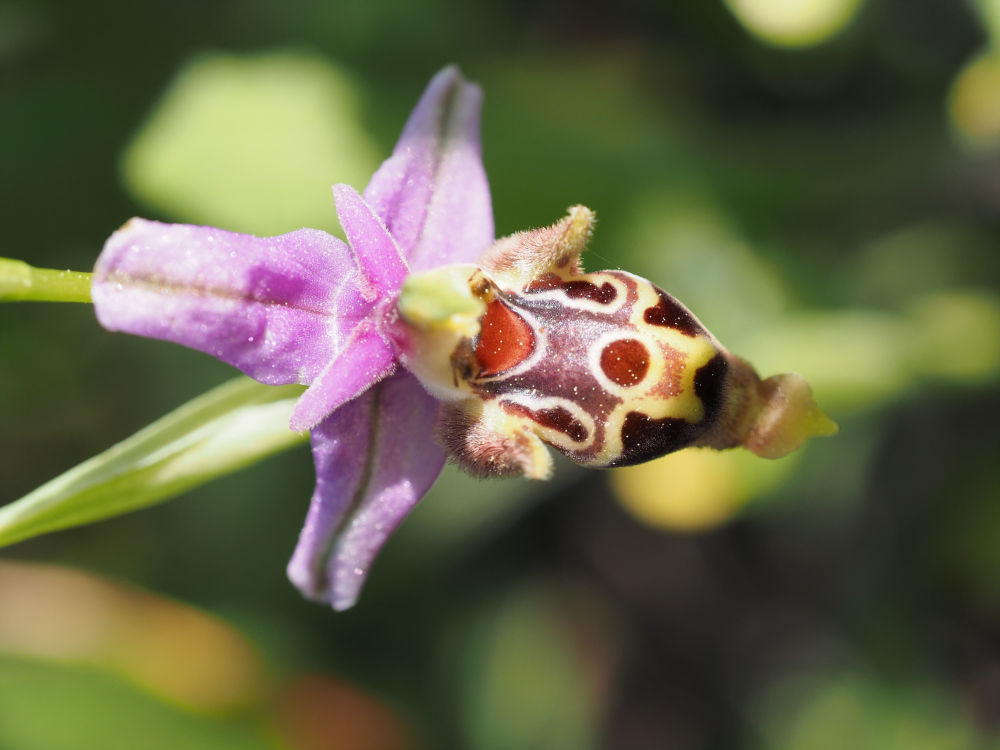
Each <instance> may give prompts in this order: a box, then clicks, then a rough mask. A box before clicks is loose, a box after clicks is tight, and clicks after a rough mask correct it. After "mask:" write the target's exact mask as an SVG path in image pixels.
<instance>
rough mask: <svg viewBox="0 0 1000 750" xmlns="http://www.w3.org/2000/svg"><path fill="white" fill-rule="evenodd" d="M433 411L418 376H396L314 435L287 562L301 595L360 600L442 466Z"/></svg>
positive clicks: (337, 605)
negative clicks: (304, 498)
mask: <svg viewBox="0 0 1000 750" xmlns="http://www.w3.org/2000/svg"><path fill="white" fill-rule="evenodd" d="M436 413H437V402H436V401H435V400H434V399H433V398H432V397H431V396H429V395H428V394H427V393H426V391H424V390H423V388H422V387H421V385H420V384H419V383H418V382H417V380H416V378H414V377H413V376H412V375H410V374H409V373H406V372H399V373H397V374H395V375H394V376H392V377H391V378H388V379H387V380H385V381H383V382H382V383H381V384H380V385H379V386H377V387H376V388H374V389H372V390H370V391H368V392H366V393H365V394H363V395H362V396H360V397H359V398H356V399H354V400H353V401H350V402H349V403H347V404H345V405H344V406H342V407H341V408H340V409H338V410H337V412H336V413H334V414H333V415H331V416H330V417H329V418H328V419H326V420H325V421H324V422H322V423H321V424H320V425H319V426H317V427H316V428H315V429H314V430H313V431H312V445H313V457H314V459H315V461H316V489H315V492H314V493H313V497H312V503H311V505H310V507H309V513H308V516H307V517H306V523H305V526H304V527H303V529H302V534H301V535H300V537H299V543H298V546H297V547H296V549H295V553H294V555H293V556H292V559H291V562H289V564H288V577H289V578H290V579H291V580H292V582H293V583H294V584H295V585H296V586H297V587H298V588H299V589H300V590H301V591H302V593H303V594H305V595H306V596H308V597H309V598H311V599H315V600H317V601H322V602H326V603H328V604H330V605H331V606H332V607H333V608H334V609H338V610H342V609H347V608H348V607H350V606H352V605H353V604H354V602H355V601H356V600H357V597H358V593H359V592H360V591H361V587H362V585H363V584H364V581H365V578H366V577H367V575H368V571H369V568H370V567H371V564H372V561H373V560H374V559H375V556H376V555H377V554H378V552H379V550H380V549H381V548H382V545H383V544H385V541H386V539H388V538H389V536H390V535H391V534H392V533H393V531H395V530H396V527H397V526H398V525H399V523H400V522H401V521H402V520H403V518H405V517H406V515H407V514H408V513H409V512H410V511H411V510H412V509H413V506H414V505H416V504H417V502H418V501H419V500H420V498H421V497H422V496H423V494H424V493H425V492H426V491H427V490H428V489H429V488H430V486H431V484H433V482H434V480H435V478H437V475H438V474H439V473H440V471H441V468H442V467H443V466H444V461H445V457H444V452H443V451H442V450H441V448H440V447H439V446H438V445H437V444H436V443H435V442H434V441H433V440H429V439H428V437H427V436H428V435H430V434H431V430H432V429H433V424H434V418H435V414H436ZM359 456H366V457H367V460H359Z"/></svg>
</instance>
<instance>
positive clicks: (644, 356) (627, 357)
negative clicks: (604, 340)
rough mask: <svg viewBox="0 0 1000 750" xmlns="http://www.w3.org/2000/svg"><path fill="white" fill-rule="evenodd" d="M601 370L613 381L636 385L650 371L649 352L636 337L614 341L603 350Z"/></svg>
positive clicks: (625, 385) (621, 384) (619, 383)
mask: <svg viewBox="0 0 1000 750" xmlns="http://www.w3.org/2000/svg"><path fill="white" fill-rule="evenodd" d="M601 370H603V371H604V374H605V375H607V376H608V380H610V381H611V382H613V383H617V384H618V385H620V386H624V387H627V386H630V385H635V384H636V383H639V382H642V379H643V378H644V377H646V373H647V372H649V352H648V351H647V350H646V347H645V346H644V345H643V343H642V342H641V341H636V340H635V339H619V340H618V341H612V342H611V343H610V344H608V345H607V346H606V347H604V349H603V350H602V351H601Z"/></svg>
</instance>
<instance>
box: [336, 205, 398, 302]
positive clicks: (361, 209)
mask: <svg viewBox="0 0 1000 750" xmlns="http://www.w3.org/2000/svg"><path fill="white" fill-rule="evenodd" d="M333 200H334V203H335V204H336V206H337V218H339V219H340V225H341V226H342V227H343V228H344V234H346V235H347V241H348V242H349V243H350V246H351V250H352V251H354V255H355V258H356V261H357V264H358V268H359V269H360V270H361V273H362V275H363V276H364V278H365V280H366V281H367V283H368V284H369V285H370V290H369V293H370V294H377V295H381V296H382V297H383V299H384V298H386V297H391V296H393V295H395V293H396V292H397V291H398V290H399V287H400V286H402V284H403V279H405V278H406V274H407V273H408V272H409V269H407V267H406V261H404V260H403V258H402V256H401V255H400V253H399V248H398V247H397V246H396V243H395V242H394V241H393V239H392V236H391V235H390V234H389V231H388V230H387V229H386V228H385V224H383V223H382V220H381V219H380V218H379V217H378V216H377V215H376V214H375V212H374V211H373V210H372V209H371V207H370V206H369V205H368V204H367V203H365V201H364V199H363V198H362V197H361V196H360V195H358V192H357V191H356V190H355V189H354V188H352V187H351V186H350V185H334V186H333Z"/></svg>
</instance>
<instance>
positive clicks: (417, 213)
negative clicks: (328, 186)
mask: <svg viewBox="0 0 1000 750" xmlns="http://www.w3.org/2000/svg"><path fill="white" fill-rule="evenodd" d="M482 101H483V93H482V90H481V89H480V88H479V87H478V86H476V85H475V84H471V83H469V82H468V81H466V80H465V79H464V78H462V75H461V73H459V72H458V68H456V67H454V66H449V67H447V68H445V69H444V70H442V71H441V72H440V73H438V74H437V75H436V76H434V78H433V79H431V82H430V83H429V84H428V86H427V89H426V90H425V91H424V94H423V96H421V97H420V101H419V102H418V103H417V106H416V108H415V109H414V110H413V113H412V114H411V115H410V119H409V120H408V121H407V123H406V127H405V128H404V129H403V134H402V135H401V136H400V138H399V142H398V143H397V144H396V148H395V150H394V151H393V152H392V156H391V157H389V159H387V160H386V161H385V162H383V164H382V166H381V167H379V170H378V171H377V172H376V173H375V175H374V176H373V177H372V179H371V182H369V183H368V187H367V188H366V189H365V192H364V197H365V201H367V203H368V205H370V206H371V207H372V208H373V209H374V211H375V213H377V214H378V215H379V216H380V217H381V218H382V221H384V222H385V225H386V227H387V228H388V230H389V232H390V233H391V234H392V236H393V237H394V238H395V240H396V243H397V244H398V245H399V247H400V248H401V249H402V250H403V257H405V258H406V260H407V262H408V263H409V265H410V268H411V269H412V270H414V271H423V270H426V269H428V268H435V267H437V266H443V265H448V264H450V263H472V262H474V261H475V260H476V259H477V258H478V257H479V256H480V255H481V254H482V253H483V251H485V250H486V249H487V248H488V247H489V246H490V245H491V244H492V243H493V239H494V237H493V208H492V204H491V203H490V187H489V183H488V181H487V179H486V171H485V170H484V169H483V162H482V152H481V148H480V138H479V118H480V110H481V108H482Z"/></svg>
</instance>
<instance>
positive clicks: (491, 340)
mask: <svg viewBox="0 0 1000 750" xmlns="http://www.w3.org/2000/svg"><path fill="white" fill-rule="evenodd" d="M593 222H594V215H593V212H591V211H590V210H589V209H587V208H584V207H583V206H575V207H573V208H571V209H570V210H569V214H568V215H567V216H566V217H565V218H564V219H563V220H562V221H560V222H558V223H556V224H554V225H552V226H551V227H546V228H544V229H537V230H530V231H527V232H521V233H518V234H515V235H512V236H510V237H505V238H503V239H501V240H498V241H497V242H496V243H495V244H494V245H493V247H492V248H490V250H489V251H487V252H486V253H485V254H484V255H483V257H482V258H481V259H480V262H479V265H476V266H471V265H457V266H447V267H444V268H438V269H435V270H432V271H428V272H425V273H420V274H415V275H413V276H411V277H410V278H409V279H408V280H407V281H406V283H405V284H404V286H403V289H402V291H401V293H400V296H399V300H398V302H397V312H398V320H397V321H396V322H395V323H394V325H393V336H394V338H395V339H396V343H397V346H398V348H399V350H400V352H401V356H402V360H403V362H404V363H405V364H406V366H407V367H408V368H409V369H410V370H411V371H412V372H413V373H414V374H416V375H417V377H418V378H419V379H420V381H421V382H422V383H423V385H424V386H425V387H426V388H427V389H428V390H429V391H430V392H431V393H432V394H434V395H435V396H437V397H438V398H440V399H442V400H443V401H444V402H445V405H444V407H443V408H442V410H441V415H440V417H439V420H438V426H437V431H438V439H439V440H440V442H441V443H442V444H443V445H444V446H445V448H446V450H447V451H448V452H449V454H450V455H451V456H452V457H453V458H454V459H455V460H456V461H457V462H458V463H459V465H461V466H462V467H463V468H465V469H466V470H468V471H470V472H471V473H473V474H476V475H480V476H491V475H492V476H496V475H501V476H502V475H517V474H520V475H524V476H528V477H532V478H544V477H546V476H548V474H549V473H550V471H551V456H550V455H549V453H548V451H547V450H546V448H545V445H546V444H548V445H550V446H552V447H553V448H555V449H556V450H558V451H560V452H562V453H564V454H565V455H566V456H568V457H569V458H570V459H572V460H573V461H575V462H576V463H579V464H581V465H583V466H589V467H594V468H606V467H614V466H628V465H630V464H635V463H640V462H642V461H648V460H650V459H653V458H657V457H659V456H662V455H664V454H667V453H670V452H673V451H676V450H680V449H681V448H686V447H689V446H707V447H711V448H716V449H724V448H732V447H736V446H743V447H745V448H748V449H749V450H751V451H753V452H754V453H756V454H757V455H759V456H763V457H765V458H778V457H780V456H783V455H785V454H786V453H788V452H790V451H793V450H795V449H796V448H798V447H799V446H800V445H801V444H802V443H803V442H804V441H805V440H806V439H807V438H808V437H810V436H813V435H829V434H833V433H834V432H836V430H837V426H836V425H835V424H834V423H833V422H832V421H830V420H829V419H828V418H827V417H826V416H825V415H824V414H823V412H822V411H820V409H819V407H818V406H817V405H816V403H815V401H814V400H813V398H812V393H811V390H810V388H809V386H808V384H807V383H806V382H805V380H803V379H802V377H801V376H799V375H796V374H784V375H776V376H773V377H770V378H767V379H766V380H762V379H761V378H760V377H758V375H757V373H756V372H755V371H754V370H753V368H752V367H751V366H750V365H749V364H748V363H747V362H746V361H744V360H743V359H741V358H739V357H737V356H735V355H733V354H730V353H729V352H728V351H726V349H725V348H724V347H723V346H722V345H721V344H720V343H719V342H718V340H717V339H716V338H715V337H714V336H713V335H712V334H711V333H710V332H709V331H708V330H707V329H706V328H705V327H704V326H703V325H702V324H701V322H700V321H699V320H698V319H697V318H696V317H695V316H694V314H692V313H691V312H690V311H689V310H688V309H687V308H686V307H684V305H682V304H681V303H680V302H678V301H677V300H676V299H674V298H673V297H671V296H670V295H669V294H667V293H666V292H664V291H663V290H662V289H660V288H658V287H657V286H655V285H654V284H652V283H650V282H649V281H646V280H645V279H642V278H639V277H638V276H634V275H633V274H630V273H627V272H625V271H598V272H596V273H584V271H583V269H582V267H581V263H580V255H581V253H582V252H583V250H584V249H585V247H586V244H587V241H588V239H589V237H590V233H591V230H592V227H593Z"/></svg>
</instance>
